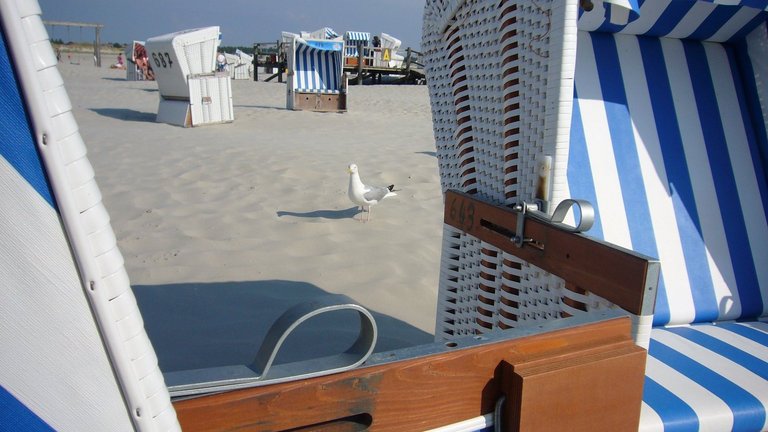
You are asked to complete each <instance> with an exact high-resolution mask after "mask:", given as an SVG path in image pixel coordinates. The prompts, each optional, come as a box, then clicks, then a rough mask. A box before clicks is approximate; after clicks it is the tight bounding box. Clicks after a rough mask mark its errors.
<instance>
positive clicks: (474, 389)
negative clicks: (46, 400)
mask: <svg viewBox="0 0 768 432" xmlns="http://www.w3.org/2000/svg"><path fill="white" fill-rule="evenodd" d="M606 347H611V349H616V348H617V347H619V348H620V349H624V350H628V351H629V352H632V353H640V354H641V355H642V356H643V358H644V350H642V349H641V348H638V347H636V346H635V345H634V344H633V342H632V341H631V339H630V322H629V320H628V319H625V318H619V319H614V320H608V321H603V322H598V323H593V324H588V325H582V326H577V327H572V328H567V329H565V330H560V331H555V332H548V333H543V334H538V335H535V336H528V337H524V338H520V339H516V340H507V341H503V342H498V343H493V344H488V345H485V346H479V347H474V348H467V349H460V348H457V349H456V350H453V351H448V352H445V353H440V354H435V355H431V356H426V357H422V358H415V359H410V360H403V361H398V362H393V363H388V364H382V365H378V366H370V367H363V368H360V369H356V370H353V371H349V372H344V373H340V374H335V375H328V376H323V377H318V378H312V379H308V380H304V381H297V382H290V383H284V384H276V385H272V386H265V387H256V388H253V389H246V390H238V391H232V392H227V393H223V394H218V395H211V396H205V397H200V398H196V399H189V400H183V401H178V402H175V403H174V406H175V408H176V412H177V414H178V417H179V421H180V422H181V425H182V427H183V429H184V430H185V431H214V430H253V431H277V430H293V429H295V430H372V431H410V430H413V431H418V430H425V429H429V428H434V427H438V426H442V425H446V424H450V423H454V422H458V421H462V420H466V419H469V418H473V417H476V416H479V415H482V414H485V413H488V412H491V411H492V410H493V407H494V405H495V403H496V401H497V399H498V398H499V396H500V395H501V393H502V389H503V388H504V386H508V383H507V384H505V381H504V379H503V377H502V375H503V368H504V365H505V364H509V365H516V364H521V365H522V364H525V365H527V367H528V368H529V369H528V370H534V369H532V368H533V367H534V366H535V365H540V364H549V363H552V364H557V365H561V364H567V363H568V362H571V361H575V360H574V359H582V360H580V361H579V367H580V368H581V369H583V370H591V369H592V368H594V371H591V372H590V373H593V374H595V375H599V374H600V369H601V368H602V367H603V366H604V365H605V361H604V359H603V358H602V357H600V355H601V353H604V352H605V351H606ZM593 358H594V359H595V360H599V361H595V362H592V361H591V359H593ZM537 362H540V363H537ZM518 372H520V371H518ZM520 373H521V374H522V373H523V372H520ZM628 373H632V374H635V375H636V376H635V377H634V378H633V380H632V382H640V383H641V384H642V376H643V372H642V371H638V370H636V369H632V370H631V371H630V372H628ZM638 380H639V381H638ZM507 381H509V380H507ZM598 384H599V385H604V388H600V387H597V386H596V385H592V386H590V391H593V392H601V393H602V394H604V395H605V398H608V399H610V400H613V399H615V400H621V401H622V402H621V403H622V404H623V405H622V406H620V407H616V406H612V408H617V409H621V411H622V413H625V414H626V415H627V416H630V417H632V418H634V417H635V416H637V415H639V410H640V399H639V397H637V398H636V399H635V400H629V399H631V398H627V397H619V396H620V394H631V395H632V397H636V396H637V394H638V393H637V389H633V390H632V391H631V392H629V393H626V392H627V389H626V388H624V387H618V386H614V385H605V384H606V383H598ZM526 388H527V387H526ZM506 391H512V390H510V389H506ZM542 391H544V389H542ZM528 394H530V392H528V393H525V395H528ZM598 408H599V406H598ZM541 410H542V411H541V414H542V415H546V413H547V409H546V407H541ZM526 412H528V411H526ZM589 421H590V422H598V423H599V421H600V418H597V419H591V420H589ZM593 424H594V423H593ZM301 428H304V429H301Z"/></svg>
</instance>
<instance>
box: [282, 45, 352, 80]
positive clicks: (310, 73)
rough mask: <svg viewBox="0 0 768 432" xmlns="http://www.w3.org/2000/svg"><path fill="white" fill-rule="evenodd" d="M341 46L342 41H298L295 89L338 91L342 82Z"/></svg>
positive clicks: (294, 78)
mask: <svg viewBox="0 0 768 432" xmlns="http://www.w3.org/2000/svg"><path fill="white" fill-rule="evenodd" d="M341 48H342V44H341V43H340V42H330V41H329V42H323V41H310V42H307V43H303V42H301V43H297V44H296V60H295V64H294V68H295V73H294V77H293V81H294V82H293V86H294V89H296V90H298V91H303V92H307V91H310V92H318V93H338V92H339V91H340V90H341V84H342V78H341V74H342V70H341V65H342V60H341V56H342V51H341Z"/></svg>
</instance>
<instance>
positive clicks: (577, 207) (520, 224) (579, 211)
mask: <svg viewBox="0 0 768 432" xmlns="http://www.w3.org/2000/svg"><path fill="white" fill-rule="evenodd" d="M571 209H574V217H576V216H578V220H577V223H576V226H571V225H568V224H566V223H564V221H565V218H566V216H567V215H568V211H569V210H571ZM512 210H513V211H514V212H516V213H517V226H516V229H515V235H514V236H513V237H512V239H511V240H512V241H513V242H514V243H515V246H517V247H523V245H524V244H526V243H531V242H533V241H534V240H533V239H529V238H525V237H524V235H523V233H524V232H525V219H526V217H531V218H534V219H537V220H539V221H542V222H545V223H548V224H550V225H553V226H555V227H557V228H558V229H562V230H564V231H568V232H573V233H580V232H583V231H587V230H589V229H590V228H592V225H594V223H595V209H594V207H592V204H590V203H589V201H586V200H580V199H566V200H563V201H561V202H560V204H558V205H557V207H556V208H555V211H554V212H552V216H549V215H547V214H546V213H544V212H542V211H540V210H539V204H538V203H528V202H525V201H522V202H520V203H518V204H516V205H515V206H514V207H512Z"/></svg>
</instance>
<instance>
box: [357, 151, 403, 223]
mask: <svg viewBox="0 0 768 432" xmlns="http://www.w3.org/2000/svg"><path fill="white" fill-rule="evenodd" d="M347 171H349V190H348V191H347V194H348V195H349V199H350V200H351V201H352V202H353V203H355V204H357V205H358V207H360V209H361V210H362V211H363V212H365V207H366V206H368V220H371V206H372V205H374V204H378V202H379V201H381V200H383V199H384V198H387V197H391V196H395V195H397V194H396V193H395V192H394V189H395V185H389V186H386V187H384V186H368V185H366V184H363V182H362V181H360V174H358V172H357V165H355V164H350V165H349V167H348V168H347ZM360 220H361V221H362V220H363V216H362V215H360Z"/></svg>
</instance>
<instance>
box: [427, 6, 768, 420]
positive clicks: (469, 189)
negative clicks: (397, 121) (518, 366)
mask: <svg viewBox="0 0 768 432" xmlns="http://www.w3.org/2000/svg"><path fill="white" fill-rule="evenodd" d="M638 3H639V4H640V7H639V8H638V7H636V6H637V4H638ZM580 5H583V6H585V7H586V9H584V8H582V7H580ZM766 7H768V2H765V1H758V2H748V1H727V2H726V1H723V2H720V1H688V0H671V1H652V0H647V1H645V2H637V3H635V2H628V1H618V0H617V1H608V0H606V1H592V2H578V1H566V2H559V1H536V2H523V1H520V2H516V1H506V2H505V1H502V2H495V1H487V2H483V1H478V2H472V1H428V2H427V5H426V8H425V21H424V40H423V43H422V46H423V47H424V51H425V52H426V57H427V60H426V63H427V77H428V78H427V82H428V84H429V86H430V96H431V100H432V110H433V118H434V125H435V126H434V130H435V138H436V142H437V147H438V150H437V154H438V160H439V165H440V171H441V181H442V182H443V188H444V189H445V190H458V191H463V192H465V193H468V194H470V195H471V196H473V197H477V199H479V200H482V201H484V202H489V203H493V204H496V205H498V206H502V207H514V206H515V204H519V203H521V202H523V201H527V202H535V201H540V202H541V203H540V204H543V207H544V208H547V209H548V210H549V211H552V210H553V209H554V207H555V205H556V204H557V203H558V202H560V201H562V200H564V199H568V198H581V199H586V200H588V201H589V202H591V203H592V204H593V205H594V211H595V216H596V218H595V221H596V222H595V226H594V227H593V228H592V229H591V230H590V231H589V232H588V234H589V235H592V236H595V237H597V238H599V239H602V240H605V241H609V242H612V243H615V244H617V245H620V246H622V247H626V248H629V249H633V250H636V251H639V252H641V253H644V254H647V255H650V256H657V257H659V258H660V263H661V273H660V284H659V287H658V293H657V294H656V292H655V291H654V294H653V296H656V297H657V301H656V305H655V314H653V315H652V314H651V312H653V303H650V306H651V307H650V308H648V307H646V308H642V309H641V310H639V311H633V314H634V315H635V316H634V318H633V319H634V320H635V322H636V325H635V331H634V333H635V340H636V341H637V343H638V344H640V345H641V346H644V347H649V357H648V364H647V371H646V379H645V382H644V395H643V403H642V415H641V418H640V423H639V427H640V429H642V430H677V429H675V428H676V427H682V428H690V430H698V429H701V430H704V429H707V430H765V429H766V428H768V416H767V415H766V407H768V369H767V368H766V366H767V365H768V337H767V335H768V325H766V324H765V322H764V321H765V320H766V317H768V306H767V305H768V267H766V265H765V263H766V256H768V251H766V250H765V247H766V246H765V245H766V244H768V224H767V222H766V208H767V207H768V193H767V192H766V191H767V190H768V185H767V184H766V182H767V180H766V161H768V159H767V158H766V155H768V143H767V140H766V123H768V122H767V120H766V119H768V117H767V116H766V112H768V111H766V108H768V107H766V106H765V100H766V94H765V83H764V77H765V76H766V73H768V66H767V65H766V62H765V59H766V58H768V53H767V52H766V49H768V43H767V42H766V41H767V38H766V18H767V17H766V12H765V11H766ZM587 9H588V10H587ZM550 172H551V174H549V173H550ZM540 177H543V178H544V179H545V181H543V182H542V181H540V180H539V178H540ZM539 208H541V206H540V207H539ZM446 219H449V215H448V214H447V216H446ZM457 225H460V224H453V225H447V226H446V228H445V233H444V250H443V259H442V270H441V285H440V288H439V305H438V309H439V312H438V319H437V322H436V336H437V338H439V339H443V340H452V339H453V338H456V337H459V336H462V335H471V334H485V333H486V332H491V331H494V330H496V329H509V328H515V329H520V328H526V327H530V326H536V325H540V324H541V323H543V322H549V321H551V320H556V319H558V318H559V317H563V316H577V315H582V314H589V313H594V311H597V310H601V309H605V308H615V307H616V306H615V303H616V302H615V301H610V302H609V301H606V300H605V299H604V298H601V297H600V296H598V295H595V291H593V290H592V287H590V286H585V285H581V286H579V285H577V284H573V283H572V282H571V281H569V280H568V279H567V278H565V280H563V279H560V278H558V277H556V276H552V275H550V274H548V273H546V272H544V271H542V270H541V269H540V268H538V267H537V266H534V265H532V264H530V263H529V262H526V261H523V260H521V259H520V258H518V257H517V256H515V255H516V254H510V253H509V251H508V250H500V249H499V248H498V247H496V246H495V245H493V244H490V243H488V242H487V241H485V240H482V239H480V238H478V237H477V236H473V235H470V234H469V233H468V231H469V230H468V229H462V227H461V226H458V228H457V227H456V226H457ZM488 227H490V228H494V227H492V226H491V225H489V224H488V223H485V228H488ZM509 232H510V233H512V234H515V235H519V234H517V232H516V231H515V230H514V227H513V229H511V230H509ZM523 241H524V243H525V242H527V239H523ZM532 242H533V243H532V244H531V247H534V246H536V239H535V238H533V239H532ZM522 246H523V247H522V249H525V248H526V247H528V246H525V245H522ZM551 252H553V253H555V254H557V253H558V252H559V251H557V250H554V251H551ZM563 255H564V256H565V257H566V259H567V260H571V259H573V258H574V256H573V254H571V255H568V254H567V253H565V251H563ZM593 259H594V258H593ZM601 265H602V267H603V268H602V269H601V270H600V272H599V273H606V274H607V273H611V272H615V271H617V268H616V267H615V266H612V265H609V264H607V263H601ZM619 271H621V270H619ZM569 282H570V283H569ZM614 291H616V290H608V291H607V292H605V295H614V294H615V292H614ZM612 303H614V304H612Z"/></svg>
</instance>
